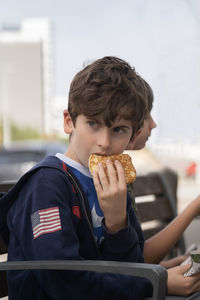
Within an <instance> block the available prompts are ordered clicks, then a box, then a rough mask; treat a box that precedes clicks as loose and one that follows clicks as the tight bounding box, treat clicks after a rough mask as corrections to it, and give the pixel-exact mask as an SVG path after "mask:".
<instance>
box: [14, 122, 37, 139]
mask: <svg viewBox="0 0 200 300" xmlns="http://www.w3.org/2000/svg"><path fill="white" fill-rule="evenodd" d="M40 138H41V135H40V134H39V133H38V132H37V130H35V129H33V128H29V127H24V128H20V127H17V126H16V125H14V124H12V125H11V139H12V141H16V140H27V139H40Z"/></svg>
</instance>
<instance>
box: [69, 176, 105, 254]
mask: <svg viewBox="0 0 200 300" xmlns="http://www.w3.org/2000/svg"><path fill="white" fill-rule="evenodd" d="M67 175H68V176H69V177H70V178H71V180H72V182H73V184H74V185H75V187H76V189H77V190H78V192H79V195H80V196H81V202H82V206H83V209H84V213H85V215H86V220H87V223H88V225H89V228H90V231H91V234H92V238H93V241H94V243H95V246H96V248H97V252H98V254H99V256H101V253H100V251H99V247H98V244H97V242H96V239H95V236H94V233H93V228H92V225H91V223H90V221H89V218H88V214H87V211H86V208H85V201H84V196H83V194H82V191H81V190H80V188H79V186H78V184H77V182H76V180H75V179H74V177H73V176H72V175H71V174H70V173H69V172H67Z"/></svg>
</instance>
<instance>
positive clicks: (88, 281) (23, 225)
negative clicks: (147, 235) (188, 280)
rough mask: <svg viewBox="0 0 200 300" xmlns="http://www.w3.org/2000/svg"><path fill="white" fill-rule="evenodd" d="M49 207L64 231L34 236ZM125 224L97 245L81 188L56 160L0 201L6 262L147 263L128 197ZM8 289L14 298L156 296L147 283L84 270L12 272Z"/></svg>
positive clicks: (48, 161) (97, 299)
mask: <svg viewBox="0 0 200 300" xmlns="http://www.w3.org/2000/svg"><path fill="white" fill-rule="evenodd" d="M51 208H56V209H57V210H59V219H60V227H58V229H57V230H55V231H54V232H50V233H43V234H41V235H39V236H37V235H36V236H34V234H33V232H34V230H33V228H34V224H35V223H34V222H35V219H36V221H37V212H38V211H42V212H43V211H45V210H48V209H51ZM6 215H7V220H6V217H5V216H6ZM35 215H36V218H35ZM33 216H34V218H35V219H34V222H33ZM127 220H128V225H127V227H126V228H124V229H122V230H120V231H119V232H117V233H115V234H109V232H107V230H106V228H105V226H103V229H104V234H105V240H104V242H103V243H102V244H101V246H100V247H98V245H97V243H96V240H95V238H94V235H93V230H92V220H91V213H90V209H89V204H88V202H87V199H86V198H85V196H84V193H83V191H82V188H81V185H80V183H79V182H78V180H77V179H76V178H75V176H74V175H73V173H72V171H71V170H70V167H69V166H66V165H65V164H64V163H62V161H60V160H59V159H58V158H56V157H54V156H50V157H47V158H46V159H45V160H43V161H42V162H41V163H40V164H38V165H37V166H36V167H34V168H33V169H32V170H31V171H29V172H28V173H27V174H25V175H24V176H23V177H22V178H21V179H20V180H19V182H18V183H17V184H16V185H15V186H14V188H12V189H11V191H10V192H8V193H7V194H6V195H5V196H4V197H3V198H2V199H1V201H0V232H1V234H2V236H3V237H4V239H7V238H8V237H9V250H8V260H62V259H66V260H69V259H72V260H76V259H78V260H83V259H91V260H93V259H96V260H113V261H128V262H144V259H143V244H144V240H143V234H142V231H141V228H140V225H139V224H138V222H137V219H136V217H135V214H134V212H133V209H132V206H131V199H129V198H128V201H127ZM34 237H35V238H34ZM8 286H9V296H10V298H9V299H10V300H13V299H14V300H17V299H20V300H26V299H30V300H31V299H34V300H35V299H40V300H41V299H58V300H62V299H73V300H76V299H77V300H78V299H87V300H90V299H91V300H93V299H95V300H103V299H104V300H105V299H116V300H118V299H120V300H121V299H127V300H129V299H137V300H139V299H144V298H145V297H147V296H151V294H152V286H151V284H150V282H148V281H147V280H145V279H142V278H137V277H130V276H123V275H111V274H100V273H96V272H85V271H84V272H79V271H45V270H43V271H10V272H8Z"/></svg>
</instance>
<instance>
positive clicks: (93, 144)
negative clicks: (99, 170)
mask: <svg viewBox="0 0 200 300" xmlns="http://www.w3.org/2000/svg"><path fill="white" fill-rule="evenodd" d="M64 129H65V132H66V133H67V134H71V139H70V144H69V148H68V150H67V152H66V153H65V155H66V156H68V157H70V158H72V159H73V160H75V161H77V162H79V163H81V164H82V165H84V166H86V167H88V159H89V156H90V154H92V153H96V154H102V155H111V154H118V153H122V152H123V151H124V150H125V149H126V147H127V145H128V144H129V142H130V139H131V136H132V124H131V121H128V120H124V119H116V120H115V121H114V122H113V123H112V126H111V127H107V126H106V125H105V124H104V122H103V120H102V119H101V118H100V117H95V118H88V117H86V116H85V115H79V116H78V117H77V119H76V124H75V126H74V125H73V122H72V120H71V117H70V115H69V113H68V111H67V110H65V111H64Z"/></svg>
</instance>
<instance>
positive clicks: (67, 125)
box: [63, 109, 74, 134]
mask: <svg viewBox="0 0 200 300" xmlns="http://www.w3.org/2000/svg"><path fill="white" fill-rule="evenodd" d="M63 117H64V132H65V133H67V134H71V133H72V132H73V129H74V124H73V121H72V118H71V116H70V114H69V111H68V110H67V109H65V110H64V111H63Z"/></svg>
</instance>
